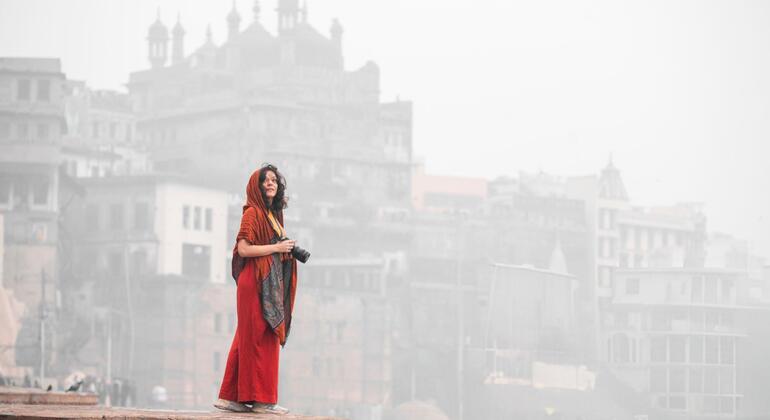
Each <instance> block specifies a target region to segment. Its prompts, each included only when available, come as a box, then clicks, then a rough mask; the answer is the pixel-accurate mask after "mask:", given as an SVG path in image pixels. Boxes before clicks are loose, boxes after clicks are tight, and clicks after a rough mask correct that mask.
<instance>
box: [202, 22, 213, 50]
mask: <svg viewBox="0 0 770 420" xmlns="http://www.w3.org/2000/svg"><path fill="white" fill-rule="evenodd" d="M204 45H214V35H213V34H212V32H211V24H210V23H209V24H208V25H206V43H205V44H204Z"/></svg>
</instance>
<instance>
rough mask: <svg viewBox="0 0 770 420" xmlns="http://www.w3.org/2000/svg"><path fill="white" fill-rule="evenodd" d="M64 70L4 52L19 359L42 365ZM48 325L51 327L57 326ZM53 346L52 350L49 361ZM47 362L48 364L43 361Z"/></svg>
mask: <svg viewBox="0 0 770 420" xmlns="http://www.w3.org/2000/svg"><path fill="white" fill-rule="evenodd" d="M64 83H65V76H64V74H63V73H62V71H61V64H60V63H59V60H57V59H45V58H0V212H2V214H3V216H4V217H3V219H4V240H5V250H4V255H3V284H4V287H5V288H7V289H9V290H11V291H12V292H13V295H14V296H15V297H16V299H18V300H19V301H20V302H21V303H22V304H23V305H24V307H25V310H24V315H23V320H22V326H21V329H20V332H19V334H18V337H19V339H18V340H17V342H16V356H17V357H16V361H17V362H18V364H19V365H23V366H28V367H35V368H40V367H41V363H40V358H41V356H40V351H39V349H40V344H39V337H40V328H41V326H42V325H43V324H44V322H45V321H44V320H46V319H47V320H48V322H49V323H53V322H54V321H55V320H54V319H53V318H50V319H49V315H51V314H52V313H53V309H54V308H53V304H54V303H55V296H56V290H55V288H56V272H57V268H58V267H57V259H56V248H57V236H58V223H57V211H58V207H59V201H58V188H59V172H58V167H59V161H60V150H61V136H62V131H63V127H64V106H63V93H64V89H63V85H64ZM51 325H52V324H49V331H50V329H51ZM49 356H50V352H49V353H47V354H46V359H47V361H50V357H49ZM42 366H43V368H45V365H42Z"/></svg>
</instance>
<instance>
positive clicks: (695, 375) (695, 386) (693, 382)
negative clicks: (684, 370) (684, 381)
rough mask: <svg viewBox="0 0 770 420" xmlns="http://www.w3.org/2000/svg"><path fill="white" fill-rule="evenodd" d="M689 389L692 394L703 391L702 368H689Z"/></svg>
mask: <svg viewBox="0 0 770 420" xmlns="http://www.w3.org/2000/svg"><path fill="white" fill-rule="evenodd" d="M689 386H690V389H689V391H690V392H691V393H694V394H700V393H701V392H703V368H702V367H691V368H690V385H689Z"/></svg>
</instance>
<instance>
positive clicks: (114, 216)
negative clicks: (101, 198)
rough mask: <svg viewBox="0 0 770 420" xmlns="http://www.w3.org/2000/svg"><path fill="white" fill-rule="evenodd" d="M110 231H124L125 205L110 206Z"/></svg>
mask: <svg viewBox="0 0 770 420" xmlns="http://www.w3.org/2000/svg"><path fill="white" fill-rule="evenodd" d="M110 229H112V230H120V229H123V205H122V204H112V205H110Z"/></svg>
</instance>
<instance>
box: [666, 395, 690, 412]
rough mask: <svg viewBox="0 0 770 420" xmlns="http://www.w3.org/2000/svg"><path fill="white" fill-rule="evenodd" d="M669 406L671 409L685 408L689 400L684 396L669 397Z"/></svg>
mask: <svg viewBox="0 0 770 420" xmlns="http://www.w3.org/2000/svg"><path fill="white" fill-rule="evenodd" d="M668 408H669V409H671V410H684V409H685V408H687V401H686V400H685V399H684V397H668Z"/></svg>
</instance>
